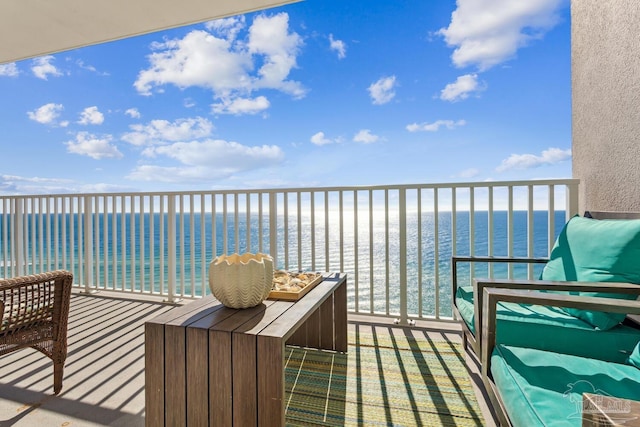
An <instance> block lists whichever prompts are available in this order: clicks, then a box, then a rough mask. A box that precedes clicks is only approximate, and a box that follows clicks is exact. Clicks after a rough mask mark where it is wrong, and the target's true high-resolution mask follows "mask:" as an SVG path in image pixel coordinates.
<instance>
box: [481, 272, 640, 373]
mask: <svg viewBox="0 0 640 427" xmlns="http://www.w3.org/2000/svg"><path fill="white" fill-rule="evenodd" d="M616 285H617V284H616ZM635 286H636V287H637V286H638V285H635ZM613 288H616V287H613ZM607 291H610V289H607ZM483 294H484V298H483V325H484V326H483V328H482V347H481V354H482V356H481V357H482V359H481V360H482V376H483V379H487V378H488V377H489V373H490V369H491V367H490V363H491V353H492V352H493V349H494V347H495V344H496V326H497V324H496V312H497V304H498V302H499V301H502V302H513V303H518V304H537V305H549V306H554V307H569V308H578V309H583V310H585V309H586V310H594V311H607V312H610V313H624V314H640V302H639V301H637V300H622V299H612V298H599V297H586V296H579V295H563V294H551V293H543V292H536V291H526V290H521V289H498V288H484V291H483Z"/></svg>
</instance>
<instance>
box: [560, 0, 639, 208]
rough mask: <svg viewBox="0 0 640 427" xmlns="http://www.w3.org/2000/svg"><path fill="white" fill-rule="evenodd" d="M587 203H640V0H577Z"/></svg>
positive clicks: (577, 131) (576, 118)
mask: <svg viewBox="0 0 640 427" xmlns="http://www.w3.org/2000/svg"><path fill="white" fill-rule="evenodd" d="M571 18H572V21H571V25H572V27H571V37H572V40H571V66H572V71H571V72H572V91H573V93H572V106H573V112H572V116H573V122H572V126H573V127H572V134H573V135H572V153H573V177H574V178H578V179H580V210H581V211H584V210H585V209H592V210H613V211H640V0H606V1H603V0H571Z"/></svg>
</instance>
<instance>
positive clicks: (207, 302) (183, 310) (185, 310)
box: [145, 295, 217, 325]
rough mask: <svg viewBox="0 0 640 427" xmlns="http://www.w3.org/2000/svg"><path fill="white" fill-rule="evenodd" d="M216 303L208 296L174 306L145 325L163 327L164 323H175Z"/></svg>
mask: <svg viewBox="0 0 640 427" xmlns="http://www.w3.org/2000/svg"><path fill="white" fill-rule="evenodd" d="M216 301H217V300H216V299H215V298H214V297H213V296H211V295H209V296H207V297H204V298H200V299H198V300H195V301H193V302H190V303H189V304H185V305H180V306H176V307H175V308H173V309H171V310H169V311H166V312H164V313H162V314H159V315H157V316H156V317H154V318H153V319H149V320H147V321H146V322H145V323H153V324H157V325H164V324H165V323H168V322H173V321H175V319H177V318H179V317H184V316H185V315H187V314H189V313H198V312H199V311H201V310H202V309H203V308H204V307H209V306H211V305H212V304H215V302H216Z"/></svg>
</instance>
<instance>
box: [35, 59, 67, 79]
mask: <svg viewBox="0 0 640 427" xmlns="http://www.w3.org/2000/svg"><path fill="white" fill-rule="evenodd" d="M54 60H55V58H54V57H53V56H51V55H48V56H41V57H39V58H35V59H34V60H33V61H32V63H33V65H32V67H31V71H32V72H33V74H34V75H35V76H36V77H37V78H39V79H42V80H47V78H48V76H54V77H57V76H61V75H62V73H61V72H60V71H59V70H58V69H57V68H56V66H55V65H53V64H52V62H53V61H54Z"/></svg>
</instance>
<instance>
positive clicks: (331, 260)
mask: <svg viewBox="0 0 640 427" xmlns="http://www.w3.org/2000/svg"><path fill="white" fill-rule="evenodd" d="M578 185H579V181H578V180H576V179H548V180H532V181H492V182H456V183H431V184H399V185H374V186H335V187H302V188H271V189H244V190H237V189H234V190H231V189H227V190H208V191H205V190H199V191H188V192H184V191H169V192H161V191H154V192H144V193H143V192H124V193H122V192H111V193H82V194H43V195H15V196H0V219H1V220H2V223H1V224H0V274H4V275H5V276H10V275H20V274H29V273H36V272H40V271H43V270H49V269H56V268H65V269H68V270H72V271H73V272H74V277H75V278H76V282H77V283H76V285H77V286H80V287H82V289H83V290H84V291H86V292H93V291H95V290H100V289H105V290H106V289H108V290H113V291H119V292H129V293H146V294H154V295H162V296H164V297H165V298H166V300H167V301H170V302H173V301H175V300H177V299H180V298H192V297H198V296H202V295H204V294H206V293H207V292H208V287H207V267H208V262H209V261H211V259H212V258H213V257H215V256H217V255H219V254H222V253H231V252H239V251H251V252H258V251H260V252H265V251H266V252H269V253H270V254H271V255H272V256H273V257H274V258H275V260H276V264H277V265H278V266H279V267H282V268H287V269H312V270H316V271H318V270H320V271H321V270H326V271H329V270H334V271H335V270H341V271H344V272H346V273H347V274H348V277H349V278H348V286H349V309H350V310H351V311H352V312H356V313H365V314H371V315H377V314H381V315H385V316H394V317H396V318H398V319H399V321H400V322H402V323H406V322H409V321H410V319H411V318H428V317H435V318H442V317H447V316H450V306H451V298H452V296H451V295H450V292H448V291H447V290H448V289H450V283H449V278H448V274H449V268H448V265H449V263H450V256H451V255H453V254H464V253H466V254H469V255H474V254H476V252H481V253H486V254H489V255H492V254H497V255H510V256H512V255H518V254H520V253H521V252H524V253H526V254H528V255H532V256H533V255H534V254H536V253H539V252H543V253H544V254H545V255H548V253H549V251H550V248H551V247H552V245H553V240H555V235H556V233H557V230H558V227H559V226H561V225H562V224H564V221H565V220H566V219H568V217H570V216H572V215H574V214H576V213H578V212H577V209H578ZM540 195H542V196H544V197H542V198H540V197H536V196H540ZM556 209H560V210H561V211H562V215H561V216H558V215H557V214H558V212H557V211H556ZM545 212H546V214H545ZM541 245H542V246H541ZM498 252H499V253H498ZM475 268H476V267H469V271H468V272H466V273H465V272H462V274H461V277H465V274H466V277H468V278H470V277H472V276H473V275H475V274H485V271H484V270H480V271H476V270H475ZM480 268H481V267H480ZM534 273H535V272H534V270H533V268H532V267H531V268H528V269H527V271H526V273H521V272H518V271H517V270H514V268H513V267H511V266H510V267H509V269H508V271H507V272H506V273H505V274H508V275H509V276H510V277H513V276H514V275H517V274H526V275H527V276H528V277H532V276H533V275H534ZM486 274H488V275H494V274H496V272H495V271H494V269H493V266H488V267H487V271H486Z"/></svg>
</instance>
